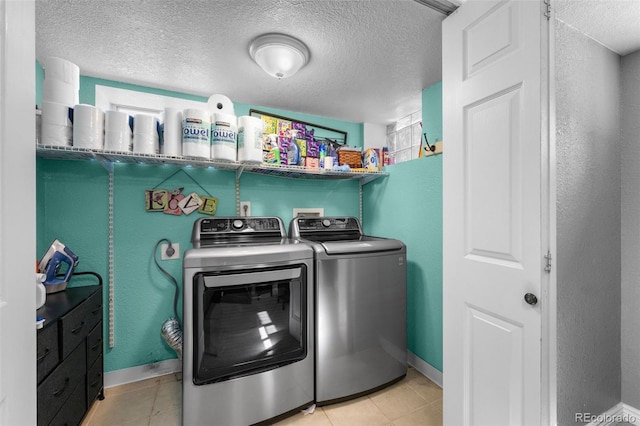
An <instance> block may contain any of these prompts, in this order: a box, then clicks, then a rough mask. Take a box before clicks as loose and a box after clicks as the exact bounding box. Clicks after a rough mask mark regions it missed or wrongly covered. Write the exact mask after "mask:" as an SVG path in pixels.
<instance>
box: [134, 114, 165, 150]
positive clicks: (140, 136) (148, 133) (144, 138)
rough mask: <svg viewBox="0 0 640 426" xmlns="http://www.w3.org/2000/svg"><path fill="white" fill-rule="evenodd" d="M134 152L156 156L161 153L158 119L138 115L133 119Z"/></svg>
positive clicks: (147, 115)
mask: <svg viewBox="0 0 640 426" xmlns="http://www.w3.org/2000/svg"><path fill="white" fill-rule="evenodd" d="M133 152H134V153H137V154H149V155H156V154H159V153H160V141H159V136H158V119H157V118H156V117H154V116H153V115H149V114H136V115H135V116H134V118H133Z"/></svg>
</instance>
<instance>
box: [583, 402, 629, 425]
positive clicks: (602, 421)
mask: <svg viewBox="0 0 640 426" xmlns="http://www.w3.org/2000/svg"><path fill="white" fill-rule="evenodd" d="M589 418H590V419H591V421H590V422H589V423H588V424H587V426H615V425H617V424H618V423H623V422H626V423H629V424H632V425H635V426H640V410H638V409H637V408H633V407H632V406H630V405H627V404H623V403H622V402H620V403H619V404H617V405H616V406H614V407H612V408H610V409H609V410H607V411H605V412H604V413H602V414H600V415H593V416H591V415H589ZM577 420H578V419H577V418H576V421H577Z"/></svg>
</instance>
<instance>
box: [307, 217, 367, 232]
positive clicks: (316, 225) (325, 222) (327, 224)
mask: <svg viewBox="0 0 640 426" xmlns="http://www.w3.org/2000/svg"><path fill="white" fill-rule="evenodd" d="M296 223H297V226H298V229H299V230H300V231H301V232H304V231H337V230H340V231H360V224H359V223H358V219H356V218H355V217H305V218H297V219H296Z"/></svg>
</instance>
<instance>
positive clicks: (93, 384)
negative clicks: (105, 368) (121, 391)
mask: <svg viewBox="0 0 640 426" xmlns="http://www.w3.org/2000/svg"><path fill="white" fill-rule="evenodd" d="M100 377H102V373H98V378H100ZM98 382H99V380H96V381H95V382H93V383H91V384H90V385H89V387H90V388H95V387H96V386H98Z"/></svg>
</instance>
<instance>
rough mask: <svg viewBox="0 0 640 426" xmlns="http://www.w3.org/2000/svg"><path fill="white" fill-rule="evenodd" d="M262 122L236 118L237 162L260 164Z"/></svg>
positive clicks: (245, 117) (251, 118) (247, 116)
mask: <svg viewBox="0 0 640 426" xmlns="http://www.w3.org/2000/svg"><path fill="white" fill-rule="evenodd" d="M263 129H264V127H263V123H262V120H261V119H259V118H257V117H251V116H249V115H243V116H241V117H238V161H247V162H252V163H261V162H262V133H263Z"/></svg>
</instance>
